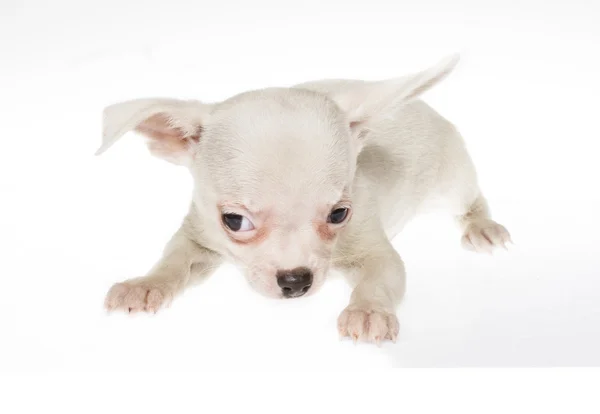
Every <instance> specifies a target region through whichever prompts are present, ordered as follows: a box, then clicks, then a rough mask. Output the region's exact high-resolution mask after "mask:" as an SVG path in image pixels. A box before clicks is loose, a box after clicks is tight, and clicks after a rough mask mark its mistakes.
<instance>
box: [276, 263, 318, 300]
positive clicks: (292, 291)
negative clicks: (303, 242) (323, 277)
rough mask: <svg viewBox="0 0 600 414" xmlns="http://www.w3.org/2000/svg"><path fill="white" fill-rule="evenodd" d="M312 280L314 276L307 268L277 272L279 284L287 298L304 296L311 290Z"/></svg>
mask: <svg viewBox="0 0 600 414" xmlns="http://www.w3.org/2000/svg"><path fill="white" fill-rule="evenodd" d="M312 280H313V274H312V272H311V271H310V270H309V269H307V268H306V267H297V268H295V269H292V270H279V271H278V272H277V284H278V285H279V287H281V291H282V292H283V296H285V297H286V298H297V297H298V296H302V295H304V294H305V293H306V292H308V289H310V286H311V285H312Z"/></svg>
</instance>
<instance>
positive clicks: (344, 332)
mask: <svg viewBox="0 0 600 414" xmlns="http://www.w3.org/2000/svg"><path fill="white" fill-rule="evenodd" d="M380 233H381V234H380V237H378V239H377V240H370V241H367V240H364V239H362V240H361V239H360V238H355V242H354V243H352V247H351V248H350V249H348V248H346V249H343V253H342V254H341V256H340V257H339V260H338V261H337V262H338V267H339V268H340V269H341V270H342V271H344V272H345V273H346V275H347V276H348V278H349V280H350V282H351V283H352V284H353V285H354V291H353V292H352V296H351V298H350V304H349V305H348V307H346V309H345V310H344V311H343V312H342V313H341V315H340V316H339V318H338V330H339V333H340V335H341V336H342V337H346V336H349V337H351V338H352V339H353V340H354V341H355V342H356V341H358V340H362V341H366V342H374V343H376V344H378V345H379V344H380V342H381V341H383V340H386V339H389V340H391V341H394V342H395V341H396V338H397V336H398V330H399V324H398V318H397V317H396V308H397V306H398V304H399V303H400V300H401V299H402V297H403V296H404V289H405V280H406V275H405V272H404V264H403V262H402V260H401V259H400V256H399V255H398V253H397V252H396V251H395V250H394V248H393V246H392V245H391V244H390V242H389V241H388V240H387V238H386V237H385V235H384V234H383V232H380ZM359 241H360V243H359Z"/></svg>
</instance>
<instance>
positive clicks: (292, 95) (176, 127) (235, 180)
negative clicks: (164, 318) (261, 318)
mask: <svg viewBox="0 0 600 414" xmlns="http://www.w3.org/2000/svg"><path fill="white" fill-rule="evenodd" d="M457 60H458V59H457V57H452V58H450V59H446V60H444V61H442V62H440V63H439V64H438V65H436V66H434V67H432V68H430V69H428V70H425V71H423V72H420V73H418V74H414V75H410V76H406V77H402V78H398V79H394V80H387V81H381V82H363V81H358V80H356V81H353V80H325V81H317V82H309V83H304V84H300V85H296V86H294V87H292V88H270V89H265V90H261V91H251V92H247V93H244V94H240V95H238V96H235V97H233V98H231V99H229V100H227V101H224V102H222V103H218V104H212V105H207V104H203V103H200V102H196V101H179V100H168V99H145V100H134V101H129V102H124V103H119V104H115V105H113V106H111V107H108V108H107V109H106V111H105V131H104V143H103V147H102V148H101V150H100V151H99V152H102V151H104V150H105V149H106V148H108V147H109V146H110V145H112V144H113V143H114V142H115V141H116V140H118V139H119V138H120V137H121V136H122V135H124V134H125V133H126V132H128V131H129V130H136V131H137V132H139V133H142V134H143V135H145V136H147V137H148V138H150V142H149V146H150V150H151V151H152V152H153V153H154V154H155V155H158V156H160V157H162V158H164V159H166V160H168V161H170V162H173V163H176V164H180V165H185V166H186V167H188V168H189V169H190V172H191V173H192V175H193V177H194V183H195V188H194V201H193V203H192V205H191V207H190V211H189V213H188V215H187V216H186V218H185V220H184V222H183V224H182V226H181V227H180V229H179V230H178V231H177V232H176V233H175V234H174V236H173V237H172V239H171V241H170V242H169V243H168V244H167V246H166V248H165V251H164V254H163V257H162V258H161V259H160V260H159V261H158V263H157V264H156V266H155V267H154V268H153V269H151V271H150V272H149V273H148V274H147V275H146V276H144V277H141V278H136V279H131V280H128V281H125V282H122V283H117V284H116V285H114V286H113V287H112V288H111V289H110V291H109V292H108V295H107V298H106V306H107V308H109V309H124V310H128V311H130V312H131V311H139V310H146V311H154V312H155V311H157V310H158V309H159V308H161V307H163V306H165V305H167V304H168V303H170V301H171V300H172V299H173V298H174V297H175V296H176V295H177V294H178V293H180V292H181V291H182V290H183V289H185V288H186V287H187V286H189V285H190V284H191V283H193V282H194V281H198V280H201V279H202V278H203V277H205V276H207V275H209V274H210V273H211V272H212V271H213V270H215V269H216V268H217V267H218V266H219V265H220V264H221V263H222V261H223V260H230V261H233V262H234V263H236V264H238V265H239V266H240V267H241V268H242V269H243V270H244V272H245V274H246V276H247V278H248V280H249V282H250V284H251V285H252V286H253V287H255V288H256V289H257V290H258V291H260V292H262V293H264V294H266V295H268V296H271V297H282V293H281V292H282V289H283V292H284V294H283V296H285V292H286V291H285V289H286V287H283V284H282V282H281V280H282V274H288V275H289V274H291V273H289V272H288V270H289V269H307V272H309V273H310V277H311V281H310V283H308V282H307V284H306V286H305V287H304V289H307V290H308V294H311V293H313V292H315V291H317V290H318V288H319V287H320V286H321V285H322V284H323V282H324V281H325V276H326V274H327V272H328V271H329V269H331V268H336V269H339V270H342V272H343V273H344V274H346V275H347V276H348V280H349V281H350V282H351V283H352V285H353V286H354V290H353V293H352V296H351V298H350V303H349V305H348V307H347V308H346V309H345V310H344V311H343V312H342V313H341V315H340V317H339V319H338V329H339V331H340V334H341V335H343V336H350V337H352V338H353V339H354V340H358V339H361V340H366V341H370V342H376V343H379V342H380V341H383V340H386V339H390V340H394V341H395V339H396V337H397V335H398V321H397V318H396V314H395V313H396V307H397V305H398V304H399V302H400V300H401V298H402V296H403V295H404V286H405V272H404V266H403V263H402V260H401V258H400V256H399V254H398V252H396V251H395V250H394V249H393V247H392V245H391V243H390V240H391V239H393V237H394V236H395V235H397V234H398V233H399V232H400V231H401V230H402V228H403V226H404V225H405V224H406V223H407V221H408V220H410V219H411V218H412V217H413V216H414V215H415V214H417V213H419V212H421V211H423V210H427V209H429V208H433V207H440V206H442V207H444V208H446V209H447V210H448V211H449V212H450V213H451V215H452V216H453V217H454V218H455V219H456V221H457V224H458V226H459V227H460V229H461V231H462V233H463V237H462V243H463V245H464V246H465V247H466V248H469V249H471V250H475V251H480V252H490V251H491V250H492V249H494V248H496V247H504V246H505V244H506V243H507V242H508V241H509V240H510V236H509V234H508V232H507V231H506V229H505V228H504V227H503V226H501V225H500V224H497V223H496V222H494V221H493V220H492V219H491V217H490V213H489V209H488V206H487V203H486V200H485V198H484V196H483V194H482V192H481V190H480V189H479V186H478V183H477V177H476V172H475V168H474V166H473V163H472V161H471V159H470V157H469V154H468V152H467V151H466V148H465V145H464V142H463V139H462V137H461V136H460V134H459V132H458V131H457V129H456V128H455V127H454V126H453V125H452V124H451V123H450V122H448V121H447V120H445V119H444V118H443V117H442V116H441V115H439V114H438V113H437V112H435V111H434V110H433V109H432V108H431V107H429V106H428V105H427V104H426V103H424V102H423V101H421V100H419V99H418V96H419V95H420V94H421V93H423V92H424V91H425V90H427V89H429V88H430V87H431V86H432V85H434V84H435V83H437V82H439V81H440V80H441V79H443V78H444V77H445V76H446V75H447V74H448V73H449V72H450V71H451V70H452V69H453V68H454V66H455V65H456V62H457ZM340 209H342V210H346V212H347V217H346V218H345V219H344V220H343V222H341V223H337V222H334V221H333V220H331V217H334V216H333V214H334V212H335V211H337V213H336V214H338V215H339V214H342V213H340V211H342V210H340ZM228 214H229V215H231V214H234V216H232V217H233V218H234V219H235V220H238V222H240V220H241V223H242V227H243V228H244V229H246V228H247V229H249V230H247V231H232V230H231V228H228V227H227V225H226V224H224V223H228V221H227V217H231V216H227V215H228ZM240 217H242V219H240ZM286 272H288V273H286ZM290 277H291V276H290ZM292 279H293V277H292ZM294 280H295V279H294ZM288 289H289V288H288ZM303 293H304V290H303V292H302V293H300V295H301V294H303Z"/></svg>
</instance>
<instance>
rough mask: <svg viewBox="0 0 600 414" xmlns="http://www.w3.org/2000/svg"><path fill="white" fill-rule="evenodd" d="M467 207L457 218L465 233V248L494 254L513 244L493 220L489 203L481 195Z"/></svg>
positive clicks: (503, 229)
mask: <svg viewBox="0 0 600 414" xmlns="http://www.w3.org/2000/svg"><path fill="white" fill-rule="evenodd" d="M466 205H467V209H466V211H465V212H464V214H462V215H459V216H458V217H457V222H458V225H459V226H460V228H461V230H462V232H463V236H462V240H461V242H462V245H463V247H464V248H465V249H467V250H471V251H475V252H478V253H492V252H493V250H494V249H495V248H499V247H502V248H504V249H506V243H509V242H512V241H511V238H510V234H509V232H508V230H506V228H505V227H504V226H503V225H501V224H498V223H496V222H495V221H494V220H492V219H491V216H490V211H489V207H488V204H487V201H486V199H485V198H484V197H483V196H482V195H481V193H480V194H479V195H478V196H477V197H476V198H475V200H474V201H472V202H471V203H466Z"/></svg>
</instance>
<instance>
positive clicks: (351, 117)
mask: <svg viewBox="0 0 600 414" xmlns="http://www.w3.org/2000/svg"><path fill="white" fill-rule="evenodd" d="M458 61H459V55H458V54H454V55H451V56H449V57H447V58H445V59H443V60H441V61H440V62H438V63H437V64H436V65H434V66H432V67H430V68H429V69H426V70H424V71H421V72H418V73H414V74H411V75H407V76H403V77H400V78H394V79H387V80H383V81H379V82H365V83H363V84H360V85H358V86H355V87H352V88H350V89H347V90H344V91H342V92H340V93H338V94H336V95H334V96H331V98H332V99H333V100H334V101H335V102H336V103H337V104H338V106H339V107H340V108H341V109H342V110H343V111H344V112H346V115H347V119H348V121H349V122H350V127H351V129H352V131H353V134H354V135H355V136H360V135H361V132H362V131H364V130H366V129H369V124H370V122H371V121H374V120H375V119H376V118H379V117H386V116H387V114H389V112H390V110H392V109H394V108H397V107H398V106H399V105H402V104H404V103H407V102H410V101H411V100H413V99H415V98H417V97H419V96H420V95H421V94H423V93H424V92H425V91H427V90H429V89H430V88H431V87H432V86H434V85H436V84H437V83H439V82H440V81H442V80H443V79H444V78H445V77H446V76H448V74H450V72H452V70H453V69H454V68H455V67H456V64H457V63H458ZM359 145H360V146H362V145H363V144H362V143H359Z"/></svg>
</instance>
